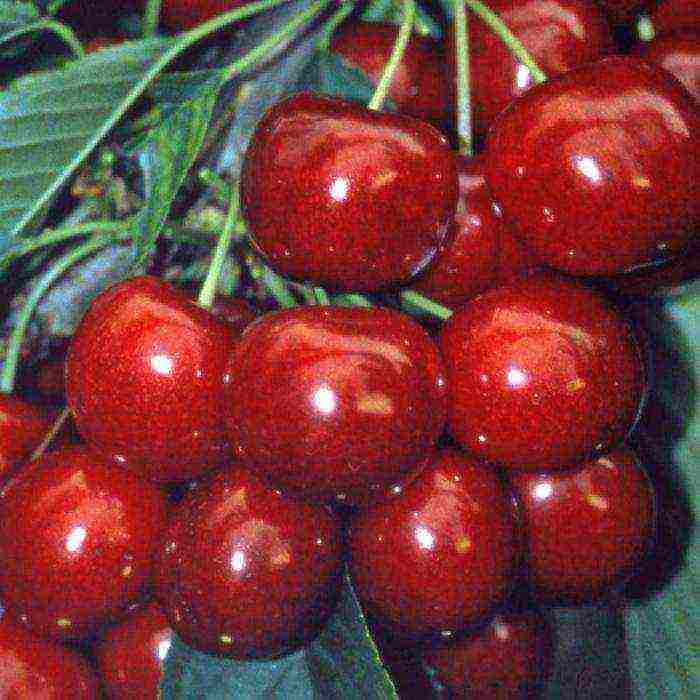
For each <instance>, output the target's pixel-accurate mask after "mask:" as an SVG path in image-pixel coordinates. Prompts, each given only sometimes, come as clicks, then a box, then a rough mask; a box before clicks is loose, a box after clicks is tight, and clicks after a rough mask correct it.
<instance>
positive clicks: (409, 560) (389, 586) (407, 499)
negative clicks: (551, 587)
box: [349, 450, 519, 637]
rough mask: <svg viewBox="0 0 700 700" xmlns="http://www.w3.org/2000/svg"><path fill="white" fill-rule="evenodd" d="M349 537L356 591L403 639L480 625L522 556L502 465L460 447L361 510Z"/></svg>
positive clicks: (499, 596) (440, 457)
mask: <svg viewBox="0 0 700 700" xmlns="http://www.w3.org/2000/svg"><path fill="white" fill-rule="evenodd" d="M349 544H350V571H351V575H352V580H353V582H354V584H355V589H356V591H357V593H358V595H359V596H360V598H361V600H362V601H363V602H364V604H365V605H366V606H367V609H368V610H370V611H371V612H372V613H373V614H375V615H377V617H378V618H379V619H380V620H382V622H383V623H384V624H385V625H386V626H387V627H388V628H389V629H390V630H392V631H393V632H394V633H396V634H397V635H399V636H401V637H422V636H424V635H437V634H440V633H443V632H454V631H457V630H462V629H465V628H467V627H469V626H471V625H473V624H475V623H478V622H479V621H480V620H481V619H482V618H484V617H485V616H486V615H487V614H488V613H489V611H490V610H491V609H492V608H493V607H494V606H496V605H499V604H500V603H502V602H503V600H504V597H505V595H506V592H507V590H508V588H509V585H510V583H511V582H512V577H513V573H514V571H513V570H514V568H515V562H516V559H517V557H518V554H519V553H518V551H517V545H516V535H515V524H514V522H513V518H512V511H511V506H510V503H509V499H508V496H507V495H506V492H505V489H504V487H503V486H502V484H501V482H500V481H499V479H498V476H497V474H496V472H495V470H494V469H493V468H492V467H490V466H488V465H486V464H482V463H478V462H476V461H475V460H474V459H473V458H472V457H469V456H468V455H466V454H462V453H459V452H457V451H454V450H446V451H443V452H441V453H439V455H438V456H437V457H436V458H435V460H434V461H433V463H432V464H430V465H428V466H427V467H426V468H425V469H424V470H423V472H421V474H420V475H419V476H418V477H417V478H416V479H415V480H414V481H412V482H411V483H410V484H408V485H407V486H406V487H405V488H404V490H403V493H401V494H400V495H398V496H396V497H393V498H390V499H389V500H387V501H384V502H382V503H378V504H376V505H373V506H371V507H370V508H367V509H365V510H362V511H359V512H358V514H357V515H356V516H355V517H354V519H353V521H352V523H351V527H350V534H349Z"/></svg>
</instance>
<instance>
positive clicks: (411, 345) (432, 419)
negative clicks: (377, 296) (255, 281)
mask: <svg viewBox="0 0 700 700" xmlns="http://www.w3.org/2000/svg"><path fill="white" fill-rule="evenodd" d="M227 381H228V383H229V384H228V389H227V391H228V407H227V412H228V429H229V438H230V440H231V445H232V446H233V448H234V452H235V454H236V457H237V458H239V459H241V460H243V462H244V463H245V464H247V465H249V466H251V467H254V468H255V469H258V470H262V471H265V472H267V473H268V474H269V475H270V477H272V478H273V479H274V481H275V483H277V484H280V485H281V486H282V487H284V488H285V489H290V490H291V491H293V492H295V493H296V494H298V495H301V496H303V497H305V498H313V499H329V498H332V497H334V496H338V497H339V498H340V499H341V500H343V501H345V502H355V501H357V500H363V498H365V497H366V496H367V495H368V494H369V493H370V492H371V491H373V490H376V489H378V488H379V487H381V486H387V485H390V484H391V483H392V482H394V481H396V480H397V479H399V478H401V477H402V476H403V475H404V474H405V473H406V472H408V471H410V470H411V469H413V468H414V467H416V465H417V464H418V462H419V461H420V460H421V459H422V458H423V457H424V456H425V455H426V454H427V452H428V451H429V450H430V449H431V448H432V445H433V444H434V442H435V441H436V440H437V438H438V437H439V436H440V434H441V432H442V429H443V426H444V422H445V394H446V390H445V380H444V375H443V366H442V360H441V359H440V355H439V352H438V349H437V347H436V346H435V345H434V343H433V342H432V341H431V340H430V338H429V337H428V335H427V333H426V332H425V331H424V330H423V329H422V328H421V327H420V326H419V325H418V324H417V323H416V322H415V321H413V320H412V319H411V318H409V317H408V316H405V315H403V314H400V313H398V312H396V311H391V310H388V309H360V308H341V307H337V306H330V307H328V306H326V307H324V306H308V307H298V308H295V309H290V310H287V311H281V312H277V313H272V314H268V315H266V316H264V317H263V318H262V319H261V320H259V321H258V322H257V323H255V324H254V325H252V326H250V327H249V328H248V329H247V330H246V331H245V333H244V334H243V336H242V337H241V340H240V341H239V343H238V344H237V345H236V347H235V348H234V349H233V352H232V354H231V359H230V362H229V365H228V370H227Z"/></svg>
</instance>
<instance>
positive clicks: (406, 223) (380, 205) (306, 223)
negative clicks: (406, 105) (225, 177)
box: [241, 93, 458, 291]
mask: <svg viewBox="0 0 700 700" xmlns="http://www.w3.org/2000/svg"><path fill="white" fill-rule="evenodd" d="M457 194H458V184H457V166H456V159H455V156H454V155H453V153H452V152H451V151H450V148H449V145H448V143H447V140H446V139H445V137H444V136H443V135H442V134H441V133H440V132H439V131H437V129H435V128H433V127H432V126H430V125H429V124H426V123H424V122H420V121H417V120H415V119H413V118H412V117H407V116H404V115H396V114H388V113H379V112H372V111H370V110H368V109H366V108H365V107H363V106H362V105H358V104H355V103H352V102H346V101H343V100H338V99H331V98H327V97H322V96H318V95H312V94H309V93H301V94H298V95H294V96H292V97H290V98H288V99H286V100H283V101H282V102H279V103H278V104H277V105H276V106H275V107H273V108H272V109H271V110H270V111H269V112H268V113H267V114H266V115H265V116H264V117H263V119H262V121H261V122H260V123H259V124H258V127H257V130H256V132H255V134H254V136H253V139H252V141H251V143H250V146H249V147H248V151H247V152H246V156H245V160H244V163H243V172H242V175H241V201H242V204H243V212H244V215H245V218H246V220H247V222H248V224H249V226H250V230H251V233H252V235H253V239H254V242H255V244H256V245H257V246H258V248H259V249H260V251H261V252H262V253H263V254H264V255H265V256H266V257H267V259H268V260H269V262H270V264H271V265H272V266H273V267H274V268H275V269H276V270H278V271H279V272H281V273H282V274H284V275H288V276H291V277H294V278H297V279H309V280H313V281H315V282H317V283H319V284H325V285H328V286H330V287H341V288H348V289H352V290H355V291H371V290H376V289H379V288H384V287H388V286H391V285H393V284H397V283H400V282H407V281H408V280H409V279H411V278H412V277H413V276H415V275H416V274H418V273H419V272H421V271H422V270H423V269H424V268H425V267H426V266H427V265H428V264H429V263H430V261H431V260H432V259H433V257H434V256H435V255H436V253H437V250H438V247H439V246H440V244H441V243H442V241H443V239H444V237H445V235H446V233H447V230H448V227H449V224H450V223H451V221H452V217H453V216H454V212H455V207H456V204H457ZM397 203H400V206H398V205H397Z"/></svg>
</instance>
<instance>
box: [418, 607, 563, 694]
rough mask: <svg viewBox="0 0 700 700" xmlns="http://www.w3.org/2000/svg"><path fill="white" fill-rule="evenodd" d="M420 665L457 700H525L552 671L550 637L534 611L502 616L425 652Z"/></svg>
mask: <svg viewBox="0 0 700 700" xmlns="http://www.w3.org/2000/svg"><path fill="white" fill-rule="evenodd" d="M423 660H424V662H425V663H426V664H427V665H428V666H430V667H431V668H433V669H434V670H435V671H436V672H437V676H438V678H439V679H440V681H441V682H442V683H444V684H445V685H446V686H448V687H449V688H450V690H451V691H452V693H453V694H454V697H456V698H479V699H480V700H491V699H493V700H517V699H518V698H523V699H524V698H529V697H532V695H533V693H534V692H535V691H536V689H537V687H538V685H539V684H540V683H541V681H542V679H543V678H545V677H546V676H547V672H548V670H549V668H550V666H551V663H552V632H551V630H550V629H549V626H548V625H547V621H546V620H545V618H544V617H543V616H542V614H541V613H539V612H537V611H535V610H528V611H523V612H507V613H504V614H501V615H497V616H496V617H494V618H493V620H491V621H490V622H489V623H488V625H486V626H485V627H484V628H483V629H481V630H479V632H477V633H476V634H474V635H472V636H470V637H465V638H463V639H460V640H458V641H455V642H452V643H449V644H444V645H440V646H437V647H434V648H432V649H429V650H428V651H427V652H426V653H425V654H424V656H423Z"/></svg>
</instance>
